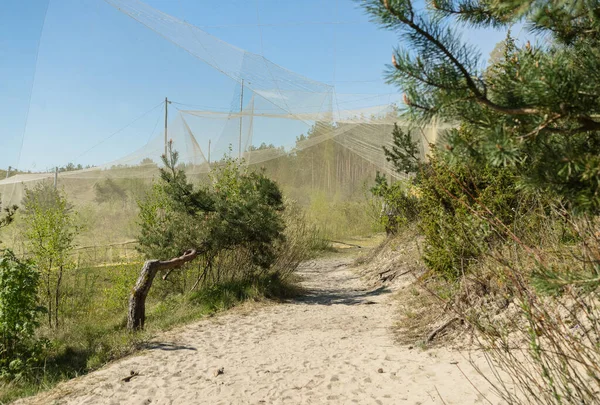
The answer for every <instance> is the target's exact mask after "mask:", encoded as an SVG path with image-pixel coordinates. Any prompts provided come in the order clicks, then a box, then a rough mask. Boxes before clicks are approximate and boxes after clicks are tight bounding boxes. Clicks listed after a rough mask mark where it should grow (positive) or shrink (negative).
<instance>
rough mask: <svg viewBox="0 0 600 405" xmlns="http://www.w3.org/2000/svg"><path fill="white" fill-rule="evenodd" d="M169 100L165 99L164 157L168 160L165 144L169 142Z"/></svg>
mask: <svg viewBox="0 0 600 405" xmlns="http://www.w3.org/2000/svg"><path fill="white" fill-rule="evenodd" d="M168 106H169V99H168V98H167V97H165V157H166V158H167V159H168V158H169V157H168V156H167V143H168V142H169V141H168V139H167V119H168V117H169V107H168Z"/></svg>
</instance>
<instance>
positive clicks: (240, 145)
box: [238, 79, 244, 160]
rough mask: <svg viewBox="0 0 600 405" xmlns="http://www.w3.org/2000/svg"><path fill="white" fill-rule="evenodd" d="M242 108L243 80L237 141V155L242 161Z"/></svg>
mask: <svg viewBox="0 0 600 405" xmlns="http://www.w3.org/2000/svg"><path fill="white" fill-rule="evenodd" d="M243 108H244V79H242V91H241V93H240V138H239V140H238V151H239V152H238V155H239V159H240V160H242V118H243V117H242V110H243Z"/></svg>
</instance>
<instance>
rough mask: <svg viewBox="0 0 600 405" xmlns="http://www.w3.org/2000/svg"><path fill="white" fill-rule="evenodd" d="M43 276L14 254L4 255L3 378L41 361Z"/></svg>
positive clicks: (0, 305)
mask: <svg viewBox="0 0 600 405" xmlns="http://www.w3.org/2000/svg"><path fill="white" fill-rule="evenodd" d="M39 281H40V275H39V272H38V271H37V269H36V268H35V266H34V264H33V263H32V262H30V261H20V260H19V259H17V257H16V256H15V255H14V254H13V253H12V252H11V251H10V250H5V251H3V252H2V254H1V255H0V376H2V377H12V376H15V375H19V374H22V373H23V372H27V371H28V370H29V369H30V368H31V366H32V365H34V364H35V363H36V362H37V361H39V360H40V355H41V349H42V342H38V341H36V340H35V329H36V327H37V326H38V325H39V317H40V315H41V313H42V312H43V308H41V307H39V305H38V302H37V293H38V285H39Z"/></svg>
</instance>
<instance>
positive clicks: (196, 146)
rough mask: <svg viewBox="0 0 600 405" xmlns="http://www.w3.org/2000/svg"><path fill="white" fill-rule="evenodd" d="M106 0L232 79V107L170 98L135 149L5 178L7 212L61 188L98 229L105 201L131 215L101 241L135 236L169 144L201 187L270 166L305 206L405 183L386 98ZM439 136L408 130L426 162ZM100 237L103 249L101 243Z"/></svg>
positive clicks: (393, 112) (227, 85)
mask: <svg viewBox="0 0 600 405" xmlns="http://www.w3.org/2000/svg"><path fill="white" fill-rule="evenodd" d="M106 2H107V3H109V4H110V5H112V6H113V7H115V8H116V9H118V10H119V11H121V12H122V13H124V14H126V15H127V16H129V17H131V18H133V19H134V20H137V21H138V22H139V23H141V24H143V25H144V26H145V27H147V28H149V29H150V30H152V31H153V32H154V33H156V34H159V35H160V36H162V37H163V38H164V39H166V40H168V41H170V42H171V43H172V44H174V45H176V46H178V47H179V48H181V49H183V50H185V51H186V52H187V53H189V54H190V55H192V56H193V57H195V58H197V59H199V60H201V61H202V62H204V63H205V64H207V65H208V66H210V67H211V68H212V71H213V72H214V74H215V77H216V76H219V77H220V79H219V80H222V79H223V78H224V79H225V81H224V82H223V83H224V84H223V93H229V94H230V103H229V106H227V107H223V108H220V109H216V108H198V107H195V106H193V105H192V106H188V105H183V104H180V103H176V102H173V103H171V102H170V101H167V100H165V102H164V103H163V104H161V107H162V108H160V109H159V110H160V111H159V113H161V111H162V110H163V108H164V109H165V110H167V109H168V118H167V117H166V116H165V118H164V123H165V132H164V133H163V131H162V125H160V126H159V129H160V130H159V131H155V132H154V133H155V136H154V137H153V138H152V139H150V140H149V141H148V142H147V143H146V144H145V145H140V146H139V148H138V149H137V150H136V151H135V152H133V153H126V154H125V156H122V157H119V158H117V159H114V160H112V161H111V162H108V163H105V164H101V165H97V166H94V167H89V168H85V169H84V168H80V169H77V167H73V168H69V169H75V170H66V169H65V170H61V171H55V170H50V171H48V172H38V173H19V174H16V175H11V173H10V172H9V173H8V174H7V178H6V179H3V180H0V194H1V198H2V203H3V205H4V206H6V205H8V204H17V205H18V204H19V203H20V202H21V200H22V198H23V195H24V190H26V189H27V188H29V187H32V186H33V185H34V184H35V183H36V182H40V181H49V182H52V181H54V182H56V184H57V187H60V188H62V189H63V190H64V191H65V192H66V194H67V195H68V197H69V200H70V201H71V202H72V203H73V204H74V205H79V206H82V207H88V211H90V212H91V211H93V212H95V214H90V215H92V216H94V215H95V216H96V217H102V220H99V224H100V225H97V226H101V224H102V223H105V222H103V221H108V219H107V218H108V217H109V216H108V215H107V214H106V213H104V214H102V215H100V214H98V212H103V211H102V210H104V211H107V210H109V208H103V204H104V205H106V204H108V205H110V206H112V207H113V208H112V210H113V211H111V212H114V211H118V215H119V216H124V215H125V214H124V213H127V212H130V214H131V215H129V217H128V219H127V220H124V219H123V220H121V221H120V224H121V225H119V226H115V225H114V224H113V225H108V224H107V223H105V225H106V226H107V227H108V228H110V230H109V231H106V232H104V233H103V236H102V239H103V240H102V242H103V243H108V242H116V241H125V240H129V239H131V238H132V237H134V235H135V232H134V231H133V230H132V229H133V228H134V225H132V219H131V218H134V214H135V210H136V204H135V201H136V200H137V199H139V198H141V197H142V196H143V194H144V192H145V190H147V189H148V187H149V186H150V184H151V183H152V181H153V179H154V178H156V176H157V174H158V169H159V167H160V166H161V165H162V163H161V158H160V156H161V155H162V154H163V153H164V152H165V148H166V142H168V141H171V142H173V145H174V149H176V150H177V151H178V152H179V153H180V156H181V158H180V163H181V165H182V167H184V168H185V170H186V172H187V173H188V176H189V177H190V178H192V179H193V180H194V181H198V182H201V181H204V180H205V179H206V178H207V176H206V173H208V172H209V171H210V170H211V167H214V165H218V164H219V162H220V161H221V159H223V158H224V157H226V156H229V157H233V158H239V159H243V162H244V164H246V165H249V166H253V167H262V168H264V170H266V171H267V173H268V174H269V175H270V176H271V177H273V178H275V179H276V180H277V181H278V182H279V183H280V184H281V186H282V188H283V189H284V191H285V192H286V194H287V195H288V196H289V197H291V198H293V199H295V200H297V201H299V202H300V203H301V204H304V205H306V206H313V207H316V206H318V205H319V204H322V205H323V204H325V205H327V204H332V203H334V202H336V201H337V202H344V203H346V204H348V203H349V202H351V201H358V200H360V199H362V198H364V194H365V190H366V187H367V186H368V184H369V183H371V182H372V181H373V179H374V177H375V174H376V173H377V172H382V173H384V174H386V175H388V176H398V174H397V173H396V172H394V171H393V170H392V167H391V166H390V163H389V162H388V161H387V160H386V158H385V155H384V152H383V146H385V145H389V144H390V142H391V139H392V138H391V133H392V129H393V125H394V124H398V125H399V126H404V127H406V125H405V124H404V123H403V122H401V121H400V120H399V119H398V109H397V107H396V105H395V104H394V103H393V102H391V101H392V100H391V99H390V95H389V94H384V95H361V94H338V93H337V92H336V91H335V88H334V87H333V86H331V85H328V84H325V83H321V82H318V81H314V80H311V79H309V78H306V77H303V76H302V75H299V74H297V73H294V72H292V71H290V70H287V69H285V68H282V67H280V66H278V65H277V64H275V63H273V62H271V61H269V60H268V59H266V58H265V57H263V56H261V55H257V54H254V53H251V52H247V51H244V50H242V49H239V48H237V47H235V46H233V45H230V44H228V43H226V42H224V41H222V40H220V39H218V38H216V37H214V36H212V35H210V34H208V33H206V32H204V31H203V30H201V29H199V28H197V27H195V26H193V25H191V24H189V23H187V22H185V21H182V20H179V19H177V18H174V17H172V16H170V15H167V14H165V13H163V12H161V11H159V10H156V9H154V8H152V7H150V6H148V5H147V4H145V3H143V2H141V1H138V0H106ZM203 80H207V81H208V80H214V79H213V78H212V77H209V76H207V77H204V78H203ZM161 114H162V113H161ZM161 118H162V117H161ZM161 121H162V120H161ZM405 129H409V128H407V127H406V128H405ZM440 129H441V128H440V127H439V126H437V125H430V126H427V127H422V128H410V130H411V131H412V134H413V137H414V139H415V140H418V141H419V143H420V145H421V153H422V155H423V157H425V155H426V154H427V149H428V147H429V144H430V143H433V142H435V141H436V139H437V136H438V132H439V130H440ZM115 206H117V208H114V207H115ZM346 208H347V207H346ZM115 215H117V214H115ZM324 215H325V216H326V217H327V218H331V216H330V215H329V214H324ZM348 215H350V216H352V215H353V214H352V213H349V214H348ZM94 238H95V240H94V243H96V242H98V238H99V236H98V235H96V236H95V237H94Z"/></svg>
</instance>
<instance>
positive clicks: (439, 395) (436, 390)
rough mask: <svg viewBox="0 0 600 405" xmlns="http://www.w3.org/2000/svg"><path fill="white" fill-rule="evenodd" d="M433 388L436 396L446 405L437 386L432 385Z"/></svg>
mask: <svg viewBox="0 0 600 405" xmlns="http://www.w3.org/2000/svg"><path fill="white" fill-rule="evenodd" d="M433 388H435V392H437V394H438V397H440V400H441V401H442V403H443V404H444V405H448V404H446V401H444V398H442V394H440V392H439V391H438V389H437V387H436V386H435V385H434V386H433Z"/></svg>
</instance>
